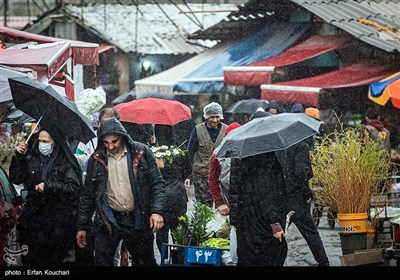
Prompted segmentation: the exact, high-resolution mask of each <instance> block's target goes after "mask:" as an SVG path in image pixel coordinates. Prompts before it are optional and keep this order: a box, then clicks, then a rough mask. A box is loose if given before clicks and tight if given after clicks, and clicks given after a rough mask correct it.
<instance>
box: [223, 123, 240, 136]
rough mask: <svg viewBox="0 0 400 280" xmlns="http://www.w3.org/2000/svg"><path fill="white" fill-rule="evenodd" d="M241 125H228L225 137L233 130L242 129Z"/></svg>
mask: <svg viewBox="0 0 400 280" xmlns="http://www.w3.org/2000/svg"><path fill="white" fill-rule="evenodd" d="M240 126H241V125H240V124H239V123H237V122H233V123H231V124H230V125H228V126H227V127H226V129H225V136H226V135H228V134H229V132H231V131H232V130H234V129H236V128H238V127H240Z"/></svg>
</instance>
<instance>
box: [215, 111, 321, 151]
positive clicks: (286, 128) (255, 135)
mask: <svg viewBox="0 0 400 280" xmlns="http://www.w3.org/2000/svg"><path fill="white" fill-rule="evenodd" d="M319 126H320V121H318V120H316V119H314V118H312V117H310V116H308V115H306V114H304V113H282V114H278V115H273V116H269V117H263V118H257V119H253V120H252V121H250V122H248V123H246V124H245V125H242V126H241V127H239V128H237V129H235V130H233V131H232V132H231V133H229V134H228V135H227V136H226V137H225V138H224V140H222V143H221V145H220V146H219V148H218V149H219V150H218V152H217V157H220V158H221V157H239V158H245V157H249V156H254V155H258V154H263V153H268V152H273V151H279V150H285V149H287V148H289V147H290V146H292V145H294V144H296V143H299V142H300V141H303V140H305V139H307V138H308V137H310V136H312V135H314V134H317V133H318V129H319Z"/></svg>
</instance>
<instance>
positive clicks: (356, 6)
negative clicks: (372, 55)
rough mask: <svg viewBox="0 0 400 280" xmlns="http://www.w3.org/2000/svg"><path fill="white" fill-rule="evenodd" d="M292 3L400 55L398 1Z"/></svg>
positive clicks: (295, 0) (301, 0) (303, 0)
mask: <svg viewBox="0 0 400 280" xmlns="http://www.w3.org/2000/svg"><path fill="white" fill-rule="evenodd" d="M291 1H292V2H293V3H297V4H299V5H300V6H302V7H303V8H305V9H307V10H309V11H310V12H312V13H314V14H315V15H317V16H319V17H320V18H322V19H323V20H324V21H326V22H327V23H330V24H332V25H334V26H337V27H339V28H340V29H343V30H345V31H347V32H348V33H350V34H351V35H353V36H354V37H356V38H357V39H360V40H361V41H364V42H366V43H368V44H370V45H373V46H375V47H377V48H379V49H383V50H385V51H387V52H394V51H400V12H399V11H400V1H399V0H382V1H379V0H358V1H355V0H331V1H329V0H291ZM362 18H364V19H366V21H364V23H363V22H360V19H362Z"/></svg>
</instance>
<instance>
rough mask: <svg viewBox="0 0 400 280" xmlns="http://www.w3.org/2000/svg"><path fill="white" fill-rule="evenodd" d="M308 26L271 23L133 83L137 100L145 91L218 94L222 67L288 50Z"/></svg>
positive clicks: (265, 57) (221, 79)
mask: <svg viewBox="0 0 400 280" xmlns="http://www.w3.org/2000/svg"><path fill="white" fill-rule="evenodd" d="M309 27H310V25H309V24H308V23H271V24H269V25H268V28H261V29H260V30H258V31H257V32H255V33H253V34H251V35H249V36H246V37H244V38H243V39H241V40H239V41H230V42H224V43H222V44H219V45H217V46H216V47H214V48H212V49H210V50H208V51H205V52H204V53H202V54H200V55H197V56H195V57H193V58H191V59H189V60H187V61H185V62H183V63H181V64H179V65H177V66H175V67H172V68H170V69H168V70H167V71H164V72H162V73H160V74H157V75H154V76H150V77H148V78H145V79H142V80H137V81H135V86H136V94H137V96H138V97H139V96H140V95H141V94H142V93H144V92H148V91H161V92H167V93H169V94H172V93H174V92H186V93H218V92H221V90H222V89H223V87H224V82H223V67H225V66H238V65H244V64H249V63H253V62H257V61H260V60H263V59H267V58H269V57H272V56H274V55H277V54H279V53H281V52H282V51H284V50H285V49H287V48H289V47H290V46H292V45H293V44H294V43H295V42H297V41H298V40H299V38H300V37H301V36H302V35H303V34H304V33H305V32H306V31H307V30H308V28H309Z"/></svg>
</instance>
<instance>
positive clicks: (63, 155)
mask: <svg viewBox="0 0 400 280" xmlns="http://www.w3.org/2000/svg"><path fill="white" fill-rule="evenodd" d="M10 179H11V181H12V182H13V183H14V184H24V189H25V190H27V192H28V195H27V197H26V204H25V206H24V209H23V211H22V213H21V215H20V217H19V218H18V226H17V229H18V232H19V238H20V243H21V245H22V246H24V245H27V247H28V251H27V254H26V255H23V256H22V264H23V265H24V266H31V267H36V266H41V267H43V266H60V265H61V264H62V263H63V262H64V259H65V258H66V257H67V254H68V251H69V250H70V249H71V248H72V247H73V244H74V234H75V230H74V223H75V217H76V214H77V208H78V204H79V195H80V193H81V190H82V174H81V169H80V166H79V163H78V161H77V159H76V158H75V156H74V155H73V153H72V151H71V149H70V148H69V146H68V144H67V141H66V138H65V137H64V136H63V135H62V134H61V132H60V131H59V129H57V128H56V127H42V128H41V129H40V130H39V132H38V133H36V135H33V137H32V138H31V141H29V142H28V143H26V142H22V143H20V144H19V145H18V146H17V147H16V151H15V154H14V156H13V157H12V160H11V165H10Z"/></svg>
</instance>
